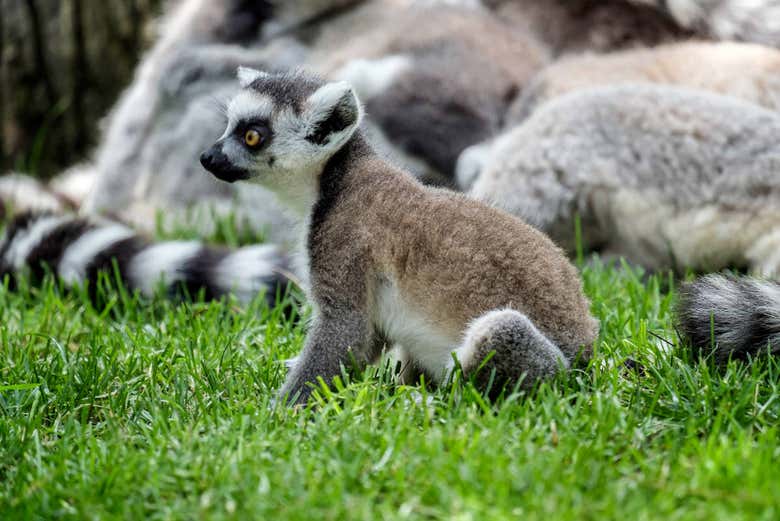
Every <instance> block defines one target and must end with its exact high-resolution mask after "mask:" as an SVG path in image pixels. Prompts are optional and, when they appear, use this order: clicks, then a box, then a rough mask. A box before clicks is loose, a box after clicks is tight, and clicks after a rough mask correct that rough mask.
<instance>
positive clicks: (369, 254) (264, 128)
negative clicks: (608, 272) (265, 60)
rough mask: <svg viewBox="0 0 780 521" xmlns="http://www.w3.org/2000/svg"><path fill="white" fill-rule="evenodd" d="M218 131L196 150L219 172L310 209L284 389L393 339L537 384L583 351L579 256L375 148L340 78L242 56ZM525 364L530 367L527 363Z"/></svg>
mask: <svg viewBox="0 0 780 521" xmlns="http://www.w3.org/2000/svg"><path fill="white" fill-rule="evenodd" d="M239 79H240V83H241V85H242V87H243V88H242V90H241V92H240V93H239V94H238V95H237V96H236V97H235V98H234V99H233V100H232V101H231V102H230V104H229V106H228V119H229V121H228V125H227V129H226V130H225V132H224V134H223V135H222V137H221V138H219V140H218V141H217V142H216V143H215V144H214V145H213V146H212V147H211V148H210V149H209V150H207V151H206V152H204V153H203V155H202V156H201V162H202V164H203V166H204V167H205V168H206V169H207V170H209V171H210V172H211V173H212V174H213V175H215V176H216V177H218V178H219V179H222V180H225V181H231V182H232V181H238V180H248V181H250V182H253V183H262V184H263V185H264V186H266V187H268V188H269V189H271V190H273V191H275V192H276V193H277V194H278V196H279V198H280V199H281V200H282V201H285V202H286V203H287V204H288V205H289V206H290V207H291V208H293V209H294V210H295V211H296V212H297V213H298V214H299V216H300V217H301V218H302V219H304V221H305V222H306V223H307V225H306V237H305V253H306V255H305V257H306V261H307V265H308V271H309V284H310V297H311V299H312V301H313V304H314V320H313V324H312V326H311V329H310V331H309V334H308V337H307V339H306V344H305V347H304V350H303V352H302V354H301V356H300V357H299V358H298V359H297V361H296V362H295V364H294V366H293V367H292V369H291V371H290V374H289V376H288V378H287V381H286V383H285V384H284V386H283V388H282V390H281V397H282V399H285V400H287V401H288V403H291V404H297V403H304V402H306V401H307V399H308V398H309V396H310V393H311V392H312V385H316V384H317V382H318V379H319V378H322V379H324V380H325V381H326V382H330V380H331V379H332V378H334V377H335V376H337V375H338V374H339V372H340V367H341V365H347V364H349V363H350V362H353V361H354V362H357V363H359V364H366V363H370V362H372V361H374V360H375V359H376V358H377V357H378V356H379V355H380V354H381V352H382V349H383V347H384V346H385V345H386V343H392V344H398V345H400V346H401V348H402V351H403V354H404V356H405V357H408V360H409V364H410V366H411V367H410V369H409V370H410V372H411V373H412V374H414V373H416V372H417V371H419V372H424V373H426V374H427V375H428V376H429V377H430V378H432V379H433V380H434V381H437V382H441V381H443V380H445V379H446V378H448V375H449V374H450V372H451V371H452V370H453V368H454V366H455V360H454V359H453V357H455V358H456V359H457V363H458V364H460V366H461V367H462V369H463V371H464V373H465V374H467V375H472V374H474V373H475V372H477V369H478V368H479V367H480V364H481V363H482V362H483V360H485V359H486V357H487V355H488V354H490V353H491V352H495V355H494V356H493V357H492V358H490V360H489V361H488V362H487V366H486V367H485V368H484V369H483V370H482V371H479V373H478V374H476V376H475V378H476V381H477V382H478V385H481V386H483V387H488V386H489V382H491V381H492V382H493V386H492V387H491V390H492V391H495V390H497V389H499V388H501V387H502V386H503V385H504V384H510V385H511V384H515V383H517V382H523V383H522V385H526V386H530V385H533V384H534V383H535V382H536V381H537V380H539V379H542V378H547V377H550V376H551V375H553V374H555V373H556V372H557V371H558V370H559V369H561V368H565V367H568V366H569V365H570V364H571V363H572V362H573V361H574V360H575V359H576V358H577V357H581V358H582V359H584V360H587V359H588V358H589V357H590V355H591V348H592V344H593V341H594V340H595V338H596V336H597V333H598V323H597V321H596V320H595V319H594V318H593V317H592V316H591V314H590V311H589V302H588V300H587V298H586V297H585V296H584V295H583V292H582V284H581V282H580V279H579V276H578V273H577V271H576V270H575V268H574V267H573V266H572V265H571V264H570V263H569V261H568V260H567V259H566V257H565V256H564V255H563V253H562V252H561V250H559V249H558V248H557V247H556V246H555V245H553V243H552V242H551V241H550V240H549V239H547V237H545V236H544V235H543V234H541V233H539V232H537V231H535V230H534V229H532V228H531V227H529V226H527V225H526V224H524V223H523V222H521V221H520V220H518V219H516V218H514V217H511V216H510V215H509V214H506V213H504V212H502V211H500V210H496V209H493V208H490V207H489V206H487V205H484V204H482V203H479V202H477V201H474V200H471V199H468V198H466V197H464V196H462V195H458V194H454V193H452V192H449V191H446V190H443V189H435V188H427V187H424V186H423V185H421V184H420V183H419V182H418V181H416V180H415V179H413V178H412V177H411V176H410V175H408V174H406V173H405V172H403V171H401V170H399V169H397V168H395V167H394V166H392V165H391V164H388V163H387V162H385V161H384V160H383V159H381V158H380V157H379V156H378V155H377V154H376V153H375V152H374V151H373V150H372V148H371V147H370V145H369V144H368V143H367V142H366V140H365V139H364V137H363V134H362V132H361V130H360V129H359V127H360V123H361V119H362V116H363V110H362V108H361V105H360V103H359V101H358V99H357V97H356V95H355V93H354V91H353V89H352V87H351V86H350V85H349V84H347V83H345V82H337V83H323V82H321V81H318V80H315V79H312V78H310V77H308V76H305V75H303V74H301V73H288V74H267V73H262V72H258V71H254V70H251V69H241V70H240V72H239ZM523 378H524V379H523Z"/></svg>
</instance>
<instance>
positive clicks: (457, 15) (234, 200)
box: [84, 0, 542, 242]
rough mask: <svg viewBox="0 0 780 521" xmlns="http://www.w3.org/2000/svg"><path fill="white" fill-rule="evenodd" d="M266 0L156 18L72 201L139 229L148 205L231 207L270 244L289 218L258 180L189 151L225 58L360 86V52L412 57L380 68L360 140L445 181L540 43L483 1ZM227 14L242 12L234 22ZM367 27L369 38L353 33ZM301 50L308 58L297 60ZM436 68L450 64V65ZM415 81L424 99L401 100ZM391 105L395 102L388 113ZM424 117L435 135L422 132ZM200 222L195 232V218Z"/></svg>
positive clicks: (535, 61)
mask: <svg viewBox="0 0 780 521" xmlns="http://www.w3.org/2000/svg"><path fill="white" fill-rule="evenodd" d="M271 3H272V4H274V7H275V10H273V11H272V12H270V11H263V10H257V9H255V8H250V7H251V4H253V3H252V2H243V3H242V2H237V1H236V0H219V1H214V2H204V1H203V0H186V1H184V2H182V3H181V4H180V5H179V7H177V8H176V9H174V10H173V11H172V12H171V13H169V14H168V15H167V16H166V19H165V20H164V22H163V27H164V30H163V31H162V33H161V35H162V36H161V38H160V40H159V41H158V42H157V43H156V44H155V46H154V47H153V48H152V50H151V51H150V52H149V53H148V55H147V56H146V57H145V58H144V60H143V61H142V63H141V64H140V66H139V68H138V71H137V74H136V78H135V80H134V81H133V83H132V85H131V86H130V88H129V89H128V90H127V91H126V92H125V93H124V95H123V96H122V98H121V99H120V101H119V102H118V104H117V105H116V107H115V108H114V110H113V111H112V113H111V115H110V116H109V118H108V121H107V127H106V132H105V134H104V137H103V139H102V141H101V143H100V146H99V148H98V151H97V154H96V161H95V171H96V172H97V182H96V186H95V189H94V190H93V191H92V193H91V194H90V197H89V198H88V200H87V202H86V204H85V206H84V209H85V211H87V212H90V213H93V212H100V211H116V210H117V209H121V210H122V212H121V218H122V219H123V220H125V221H131V222H133V224H134V225H136V226H141V227H143V229H145V230H147V231H151V230H150V226H151V224H150V223H153V222H154V220H149V219H147V217H148V216H150V215H151V216H153V215H154V214H155V211H156V210H158V209H165V213H166V216H165V217H166V218H167V214H168V213H171V214H174V219H175V218H179V217H180V216H181V215H182V214H185V213H186V212H187V211H188V209H189V208H190V207H192V206H197V207H198V209H196V213H198V214H199V215H205V216H208V214H209V209H210V208H216V209H217V211H218V212H222V211H231V209H232V211H233V212H235V213H237V214H238V215H237V217H238V218H237V221H238V222H239V224H240V225H241V226H246V227H252V228H254V229H255V230H257V231H261V230H262V231H265V232H270V234H271V239H272V240H274V241H276V242H280V241H282V242H283V241H286V240H288V239H289V238H290V237H289V235H290V234H289V233H288V231H289V230H291V229H293V224H292V221H291V219H290V218H289V216H287V215H286V214H285V213H284V212H283V210H282V205H279V204H278V203H277V202H276V200H275V198H273V197H272V196H271V195H270V194H269V193H268V191H266V190H265V189H264V188H262V187H260V186H253V187H247V188H246V189H245V190H241V191H238V190H236V189H235V188H234V187H231V186H229V185H226V184H224V183H218V182H216V181H215V180H214V179H212V178H210V177H209V176H204V175H203V174H202V172H201V171H200V170H199V169H198V168H197V161H195V159H196V158H197V156H198V154H199V153H200V151H201V150H203V148H205V147H206V146H207V145H208V144H209V143H211V142H212V141H213V140H214V139H215V138H216V137H217V136H219V134H220V133H221V131H222V129H223V122H222V121H220V119H219V117H217V114H218V112H219V102H218V101H219V100H226V99H229V98H231V97H232V95H233V94H235V92H236V91H237V88H236V84H235V82H234V81H233V71H234V70H235V68H236V67H237V66H238V65H247V66H250V67H254V68H260V69H266V70H269V69H270V70H283V69H284V70H286V69H290V68H294V67H296V66H298V65H300V64H302V63H309V64H310V65H312V66H315V67H317V68H318V70H320V72H322V73H325V74H327V75H329V76H330V77H333V78H336V77H339V78H340V79H349V80H350V81H353V80H357V81H356V84H361V86H365V84H366V83H370V82H372V80H373V78H375V74H374V72H375V70H376V68H372V66H371V65H372V63H369V62H373V61H374V60H380V61H381V60H384V59H386V58H387V57H392V56H397V57H398V56H404V57H406V58H408V59H409V60H411V61H410V63H411V64H412V65H413V67H412V68H409V69H405V68H403V67H401V68H396V70H395V73H393V74H387V75H385V81H386V82H387V83H386V85H385V87H386V88H384V89H377V88H374V89H373V91H372V92H371V94H372V96H370V97H367V98H366V100H367V102H368V113H369V115H370V116H371V117H373V118H374V119H375V124H374V125H373V129H374V131H373V133H372V137H371V139H372V141H373V142H374V143H376V144H377V145H379V146H382V150H383V151H384V153H386V154H388V155H391V156H393V157H395V158H400V159H401V160H402V161H403V162H404V163H405V164H408V165H410V166H414V167H415V170H416V172H417V173H419V174H420V175H422V176H425V177H426V178H427V179H430V180H436V181H437V182H442V183H447V182H451V180H452V178H451V174H452V170H453V166H454V163H455V160H456V158H457V155H458V154H459V153H460V150H462V149H463V148H464V147H465V146H467V145H470V144H473V143H475V142H478V141H481V140H483V139H485V138H486V137H488V136H489V135H491V134H493V133H494V132H495V131H497V130H498V128H499V124H500V119H501V115H502V114H503V113H504V112H505V111H506V107H507V106H508V103H509V102H510V101H511V95H512V94H514V93H516V92H517V90H518V88H519V87H521V86H522V85H523V84H524V82H525V81H526V80H527V78H528V77H530V74H531V73H532V72H534V71H535V70H536V69H537V68H538V65H539V64H540V63H541V62H540V59H541V58H540V53H541V52H542V51H539V50H537V49H536V48H535V47H534V46H533V45H532V43H529V42H528V38H526V37H524V36H523V35H522V34H515V32H513V31H511V30H510V29H509V28H508V27H506V26H504V25H502V24H500V23H499V22H497V21H496V20H495V19H494V18H493V17H492V16H491V15H490V13H488V12H486V11H484V10H475V9H474V8H472V9H467V8H464V7H458V6H444V5H437V4H440V3H442V2H425V5H424V6H420V5H418V3H416V2H409V1H402V0H376V1H373V2H366V4H367V5H366V7H365V8H361V9H359V10H358V13H357V15H356V14H354V13H352V12H350V11H349V10H346V9H343V10H340V11H339V10H337V11H335V13H334V14H332V15H330V16H328V17H320V16H319V15H320V14H322V13H331V12H333V11H334V9H335V8H342V7H345V6H348V5H349V4H350V3H355V2H349V1H346V0H329V1H328V0H320V1H317V2H271ZM261 4H262V2H261ZM268 4H270V3H268ZM253 9H254V10H253ZM280 10H281V11H280ZM407 10H410V11H409V12H407ZM269 12H270V13H271V15H269ZM231 13H232V15H231ZM431 16H435V17H436V18H437V20H438V22H437V25H436V28H434V29H432V28H425V29H423V28H420V29H419V30H415V31H413V32H412V33H410V32H409V31H408V30H407V29H408V27H406V26H405V25H404V24H406V23H409V22H410V21H411V23H414V24H415V27H416V26H418V25H420V24H422V21H424V20H425V19H430V18H431ZM472 18H473V19H472ZM237 20H243V21H242V22H241V24H238V25H235V26H234V24H236V21H237ZM296 20H297V21H296ZM356 20H358V21H360V23H352V22H353V21H356ZM248 21H250V22H251V23H248ZM232 24H233V25H232ZM241 27H244V29H241ZM246 27H249V28H250V29H251V30H247V29H246ZM238 34H240V35H241V37H240V38H239V37H237V36H235V35H238ZM369 34H370V35H371V37H369V36H368V35H369ZM231 35H233V36H231ZM373 35H376V38H377V39H376V43H379V42H381V45H374V44H373V43H372V44H371V45H370V46H367V45H365V42H366V41H369V42H371V41H372V38H373ZM410 35H411V37H410ZM427 35H430V36H427ZM310 48H314V49H316V50H317V57H313V58H311V59H309V60H307V56H308V55H309V49H310ZM486 58H489V59H487V60H486ZM360 60H364V61H363V62H361V61H360ZM509 62H511V63H513V66H512V67H509V66H508V65H507V64H508V63H509ZM348 65H349V66H348ZM366 66H367V67H366ZM450 70H460V71H462V74H461V75H460V76H458V77H452V76H451V74H450ZM342 76H343V78H341V77H342ZM361 78H362V79H363V81H362V82H361V80H360V79H361ZM478 82H481V83H482V85H480V87H481V88H480V89H475V88H474V86H475V85H476V84H477V83H478ZM387 87H389V88H387ZM416 93H420V95H421V96H424V99H423V98H422V97H420V98H419V99H418V100H417V101H415V100H414V98H413V96H414V95H415V94H416ZM400 104H406V106H407V110H406V111H400V112H399V111H397V110H396V109H395V108H394V107H397V106H399V105H400ZM448 105H451V106H452V107H453V110H448ZM402 112H404V113H405V114H406V115H405V116H403V115H402ZM431 125H436V126H435V128H429V127H430V126H431ZM425 128H428V129H429V130H431V131H432V132H433V131H435V135H436V136H438V137H437V138H436V139H427V140H426V139H424V137H425V136H424V133H423V132H421V129H425ZM455 128H457V129H458V131H457V132H453V129H455ZM431 135H434V134H431ZM439 171H445V172H446V174H447V175H448V177H447V178H444V179H443V178H442V177H441V176H440V175H439ZM202 221H203V225H204V226H203V227H204V232H208V231H209V229H208V225H209V219H208V218H204V219H202Z"/></svg>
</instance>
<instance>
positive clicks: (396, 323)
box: [373, 279, 466, 379]
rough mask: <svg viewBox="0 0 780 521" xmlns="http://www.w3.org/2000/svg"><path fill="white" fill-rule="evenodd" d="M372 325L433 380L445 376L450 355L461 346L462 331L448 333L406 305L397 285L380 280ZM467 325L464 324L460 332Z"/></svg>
mask: <svg viewBox="0 0 780 521" xmlns="http://www.w3.org/2000/svg"><path fill="white" fill-rule="evenodd" d="M373 318H374V325H375V326H376V327H377V328H378V329H379V330H380V331H382V332H383V333H384V335H385V336H386V338H387V339H388V341H389V342H390V343H396V344H400V346H401V348H402V349H403V351H404V353H405V354H406V356H408V357H409V359H410V360H411V361H413V362H414V363H415V364H417V366H418V367H420V368H422V369H424V370H425V371H426V372H428V373H429V374H430V375H431V376H432V377H434V378H436V379H439V378H442V377H443V376H444V373H445V370H446V368H447V363H448V362H449V361H450V360H451V359H452V354H451V353H452V351H454V350H455V349H456V348H457V347H458V345H459V344H460V340H461V336H462V333H463V331H448V330H447V328H446V327H444V326H442V325H441V324H439V323H438V322H437V320H436V317H434V316H429V315H428V314H426V313H424V312H422V311H421V310H419V309H417V308H415V306H414V304H410V303H407V302H406V301H405V300H404V298H403V296H402V295H401V293H400V292H399V291H398V287H397V286H396V284H395V283H394V282H393V281H392V280H389V279H385V280H383V281H382V282H381V283H380V284H379V287H378V288H377V292H376V296H375V301H374V317H373ZM465 329H466V324H463V330H465Z"/></svg>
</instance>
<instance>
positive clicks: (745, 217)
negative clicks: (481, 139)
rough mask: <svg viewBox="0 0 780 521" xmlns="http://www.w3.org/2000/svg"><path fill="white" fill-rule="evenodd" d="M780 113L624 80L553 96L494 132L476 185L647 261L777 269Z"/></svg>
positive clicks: (550, 223)
mask: <svg viewBox="0 0 780 521" xmlns="http://www.w3.org/2000/svg"><path fill="white" fill-rule="evenodd" d="M777 135H780V115H778V113H777V112H773V111H769V110H766V109H763V108H761V107H758V106H757V105H754V104H751V103H747V102H744V101H741V100H738V99H736V98H732V97H727V96H720V95H716V94H711V93H707V92H703V91H694V90H688V89H682V88H673V87H668V86H651V85H626V86H619V87H605V88H600V89H592V90H587V91H582V92H578V93H574V94H570V95H567V96H563V97H561V98H558V99H556V100H554V101H552V102H550V103H548V104H547V105H545V106H544V107H542V108H540V109H539V110H538V111H537V112H535V113H534V114H533V115H532V116H531V118H529V119H528V120H526V122H525V123H524V124H523V125H521V126H519V127H517V128H515V129H514V130H512V131H511V132H509V133H507V134H506V135H505V136H503V137H502V138H500V139H499V140H498V142H497V143H496V145H495V147H494V150H493V157H492V159H491V160H490V162H489V163H488V165H487V166H486V168H485V170H484V171H483V173H482V174H481V175H480V177H479V178H478V179H477V182H476V183H475V185H474V187H473V189H472V192H471V193H472V194H473V195H474V196H476V197H479V198H482V199H484V200H488V201H491V202H493V203H494V204H497V205H498V206H500V207H502V208H504V209H506V210H508V211H510V212H512V213H513V214H515V215H519V216H523V217H524V218H526V219H528V220H529V222H531V223H532V224H534V225H535V226H536V227H538V228H539V229H541V230H543V231H545V232H547V233H549V234H551V235H552V237H553V238H554V239H555V240H556V241H558V242H559V243H560V244H562V245H565V246H566V247H567V248H572V247H573V242H574V219H575V216H576V215H580V216H581V218H582V224H583V234H584V239H585V242H586V244H585V246H586V247H589V248H593V249H601V250H602V251H605V252H607V253H611V254H616V255H621V256H625V257H626V258H627V259H629V260H630V261H633V262H636V263H639V264H642V265H645V266H647V267H649V268H656V269H666V268H677V269H683V268H686V267H690V268H695V269H700V270H718V269H720V268H723V267H728V266H733V267H748V268H750V269H752V270H753V271H756V272H759V273H762V274H764V275H777V274H778V273H779V271H778V270H779V269H780V255H778V254H777V252H778V251H780V233H779V232H778V230H779V228H778V226H780V186H779V185H778V183H777V172H778V171H780V162H778V160H779V158H780V147H779V146H778V142H777Z"/></svg>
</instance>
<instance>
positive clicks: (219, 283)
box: [0, 212, 289, 304]
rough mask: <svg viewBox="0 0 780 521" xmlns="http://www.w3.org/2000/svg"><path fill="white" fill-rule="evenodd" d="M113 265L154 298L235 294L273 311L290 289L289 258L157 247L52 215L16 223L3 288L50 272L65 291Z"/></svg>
mask: <svg viewBox="0 0 780 521" xmlns="http://www.w3.org/2000/svg"><path fill="white" fill-rule="evenodd" d="M114 262H116V266H117V268H118V270H119V275H120V276H121V278H122V280H123V282H124V284H125V285H126V286H127V287H128V288H130V289H132V290H139V291H140V292H141V293H142V294H144V295H147V296H150V295H152V294H153V293H154V292H155V291H156V290H157V289H158V288H159V284H160V283H161V281H162V283H164V284H165V285H166V288H167V289H168V290H169V291H171V292H172V293H176V292H177V291H182V290H186V291H187V292H188V293H189V294H190V295H191V296H196V295H198V294H199V293H200V292H201V291H203V292H204V297H205V298H207V299H214V298H219V297H221V296H222V295H226V294H228V293H231V294H233V295H235V296H236V297H237V298H238V299H239V300H241V301H244V302H246V301H249V300H251V299H252V298H254V297H255V296H256V295H257V294H258V293H261V292H265V296H266V299H267V300H268V302H269V303H270V304H273V303H274V302H275V301H276V296H277V291H278V290H282V291H283V290H284V289H285V287H286V286H287V283H288V278H287V276H286V274H287V273H289V272H288V262H287V259H286V257H285V256H284V255H283V254H282V253H281V252H280V251H279V249H278V248H277V247H276V246H273V245H258V246H248V247H243V248H238V249H236V250H232V251H231V250H227V249H221V248H215V247H211V246H206V245H204V244H202V243H200V242H197V241H167V242H152V241H149V240H148V239H146V238H144V237H142V236H140V235H138V234H137V233H135V232H133V231H132V230H131V229H130V228H128V227H127V226H125V225H122V224H119V223H116V222H111V221H106V220H98V219H90V218H84V217H77V216H73V215H61V214H53V213H41V212H37V213H35V212H32V213H31V212H28V213H23V214H20V215H17V216H16V217H15V218H14V219H12V220H11V222H10V223H9V224H8V226H7V227H6V229H5V232H4V234H3V236H2V237H0V280H2V278H3V276H4V275H6V274H10V275H11V276H13V275H15V274H17V273H21V272H24V271H29V272H30V274H31V275H32V276H33V278H35V277H40V276H42V275H43V274H44V273H45V270H46V267H47V266H48V268H49V269H50V270H51V271H53V272H54V273H56V274H57V275H58V276H59V277H60V278H61V279H63V281H64V282H65V283H66V284H77V283H83V282H85V281H89V284H90V285H92V286H93V287H94V284H96V282H97V279H98V274H99V273H100V272H101V271H106V270H109V273H112V271H111V270H113V266H114V264H113V263H114Z"/></svg>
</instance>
